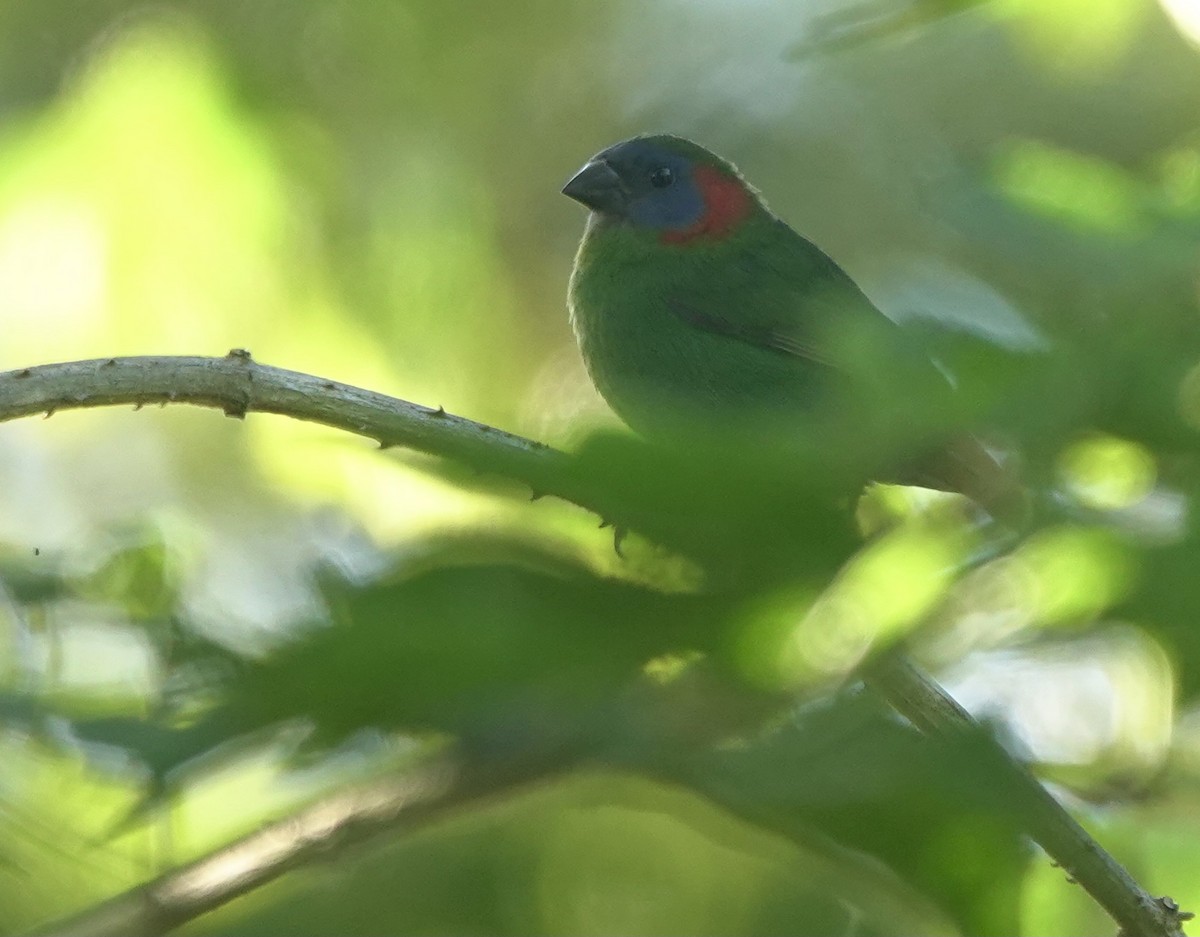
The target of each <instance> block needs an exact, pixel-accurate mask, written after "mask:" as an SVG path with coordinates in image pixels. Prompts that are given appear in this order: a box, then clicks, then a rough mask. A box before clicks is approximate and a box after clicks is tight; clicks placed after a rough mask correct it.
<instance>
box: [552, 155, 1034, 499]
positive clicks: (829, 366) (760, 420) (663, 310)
mask: <svg viewBox="0 0 1200 937" xmlns="http://www.w3.org/2000/svg"><path fill="white" fill-rule="evenodd" d="M562 191H563V194H565V195H567V196H569V197H570V198H572V199H575V200H576V201H578V202H580V203H582V204H583V205H584V206H586V207H587V208H589V209H590V210H591V213H590V215H589V216H588V220H587V226H586V229H585V231H584V235H583V240H582V242H581V243H580V245H579V251H578V254H577V255H576V258H575V266H574V269H573V271H572V274H571V281H570V288H569V294H568V304H569V308H570V315H571V323H572V326H573V328H574V331H575V335H576V338H577V339H578V341H579V347H580V349H581V351H582V354H583V358H584V361H585V363H586V365H587V368H588V372H589V373H590V375H591V377H592V380H593V381H594V383H595V384H596V387H597V388H598V389H599V391H600V393H601V394H602V395H603V396H604V398H605V399H606V400H607V401H608V403H609V405H610V406H611V407H612V408H613V410H614V411H616V413H617V415H618V416H620V417H621V418H622V419H623V420H624V421H625V422H626V423H627V424H628V425H629V426H630V427H631V428H632V429H634V430H635V431H636V432H638V433H639V434H640V435H642V436H644V437H647V438H648V439H651V440H656V441H660V442H665V443H668V444H670V445H672V446H676V447H678V446H681V445H684V446H692V447H694V446H696V445H697V444H698V443H708V444H713V445H718V446H725V447H727V448H728V447H729V446H752V447H759V448H761V447H762V446H764V445H770V446H773V447H775V448H776V449H779V448H783V449H786V447H789V446H796V447H804V446H807V447H808V448H809V451H811V450H812V448H813V447H817V448H820V447H822V446H826V445H828V446H830V447H831V448H832V447H841V448H843V449H845V448H847V447H850V448H855V447H854V446H853V445H851V443H852V441H853V440H854V439H855V438H856V437H857V439H858V440H859V446H858V449H856V452H857V451H859V450H869V449H870V447H871V446H872V445H875V446H877V448H879V449H880V451H886V452H887V453H888V459H889V460H891V464H886V465H871V466H870V467H869V468H867V469H866V471H867V472H868V473H869V474H870V475H871V476H872V477H874V478H875V480H880V481H894V482H902V483H906V484H917V485H922V486H925V487H930V488H940V489H944V490H950V491H959V492H962V493H964V494H967V495H968V496H969V497H971V498H973V499H974V500H975V501H977V502H978V503H980V504H981V505H982V506H983V507H984V508H986V509H988V510H989V512H991V513H992V514H993V515H994V516H997V517H1005V516H1007V517H1011V516H1012V514H1013V509H1014V507H1013V506H1014V504H1015V501H1016V500H1017V498H1016V492H1017V490H1018V489H1017V488H1016V486H1015V483H1014V481H1013V480H1012V479H1011V478H1010V477H1009V473H1007V472H1006V471H1004V470H1003V469H1002V468H1001V466H1000V465H999V464H998V463H997V461H996V460H995V459H993V458H992V457H991V455H990V454H989V453H988V452H987V451H986V450H985V449H984V447H983V446H982V445H981V444H980V443H979V442H978V441H977V440H976V439H975V438H974V437H972V436H970V435H967V434H964V433H961V432H958V433H951V432H948V431H947V430H946V429H945V427H944V424H945V422H946V420H947V418H948V415H949V414H951V413H952V412H953V410H954V403H955V401H954V399H953V389H952V386H951V384H950V383H949V381H948V380H947V379H946V377H945V376H944V375H943V373H942V372H941V371H940V370H939V369H938V368H937V367H936V366H935V364H934V363H933V361H932V360H931V359H930V357H929V356H928V354H927V353H926V352H925V350H924V349H923V348H922V347H921V345H920V344H919V343H917V342H916V341H915V339H914V338H913V336H912V335H910V334H909V333H907V332H906V331H905V330H904V329H902V328H901V327H900V326H898V325H897V324H896V323H894V322H893V321H892V320H890V319H888V318H887V317H886V316H885V315H884V314H883V313H882V312H880V311H879V310H878V309H877V308H876V307H875V306H874V304H873V303H872V302H871V301H870V300H869V299H868V298H867V297H866V295H865V294H864V293H863V292H862V290H860V289H859V288H858V286H857V285H856V284H855V283H854V281H853V280H851V279H850V277H849V276H847V274H846V273H845V271H843V270H842V268H841V267H839V266H838V265H837V264H836V263H835V262H834V261H833V260H832V259H831V258H830V257H829V256H828V255H827V254H825V253H824V252H823V251H822V250H821V249H820V248H818V247H817V246H816V245H815V244H813V243H812V242H811V241H809V240H807V239H806V238H804V237H802V236H801V235H800V234H797V233H796V232H795V231H794V230H792V228H790V227H788V225H787V224H786V223H784V222H783V221H782V220H781V219H780V218H778V217H777V216H776V215H775V214H774V213H773V212H772V211H771V210H770V209H769V208H768V207H767V205H766V203H765V202H764V201H763V199H762V197H761V196H760V195H759V193H758V192H757V191H756V190H755V189H754V188H753V187H751V186H750V185H749V184H748V183H747V182H746V180H745V179H744V178H743V177H742V175H741V173H739V172H738V170H737V168H736V167H735V166H734V165H733V164H732V163H729V162H728V161H726V160H724V159H722V158H721V157H719V156H717V155H715V154H714V153H711V152H710V151H708V150H707V149H705V148H704V147H702V146H700V145H699V144H696V143H693V142H691V141H690V140H685V139H683V138H681V137H676V136H671V135H667V134H656V135H651V136H639V137H634V138H633V139H630V140H626V141H624V142H621V143H617V144H615V145H614V146H611V147H609V148H607V149H605V150H602V151H601V152H600V153H598V154H596V155H595V156H594V157H592V158H591V159H590V160H589V161H588V162H587V164H586V165H585V166H584V167H583V168H582V169H581V170H579V172H578V173H576V174H575V175H574V176H573V177H572V178H571V180H570V181H569V182H568V183H567V184H566V186H565V187H564V188H563V190H562ZM939 421H941V422H940V423H939ZM938 433H940V434H941V438H938ZM905 434H907V436H908V437H909V438H907V439H904V438H901V437H903V436H904V435H905ZM914 436H915V438H913V437H914ZM881 440H883V441H884V444H883V445H880V441H881ZM906 450H907V451H906ZM822 451H825V450H822ZM826 454H827V455H828V457H829V458H830V459H831V460H833V461H834V462H838V460H839V459H840V458H841V457H842V456H843V455H844V453H840V452H828V451H826ZM868 461H869V458H868ZM839 464H840V463H839ZM862 480H863V481H865V480H867V479H865V478H864V479H862Z"/></svg>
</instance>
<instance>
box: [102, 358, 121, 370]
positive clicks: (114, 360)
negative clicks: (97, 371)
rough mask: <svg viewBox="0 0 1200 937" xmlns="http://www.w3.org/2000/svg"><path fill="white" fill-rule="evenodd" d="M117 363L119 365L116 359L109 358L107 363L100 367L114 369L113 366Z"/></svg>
mask: <svg viewBox="0 0 1200 937" xmlns="http://www.w3.org/2000/svg"><path fill="white" fill-rule="evenodd" d="M116 363H117V359H116V358H109V359H108V360H107V361H105V362H104V364H102V365H101V366H100V367H102V368H111V367H113V366H114V365H115V364H116Z"/></svg>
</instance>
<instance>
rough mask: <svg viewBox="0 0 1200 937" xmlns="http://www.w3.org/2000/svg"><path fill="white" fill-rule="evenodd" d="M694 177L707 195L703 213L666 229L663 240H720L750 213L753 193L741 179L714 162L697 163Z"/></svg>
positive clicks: (664, 241) (703, 196)
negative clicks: (688, 222)
mask: <svg viewBox="0 0 1200 937" xmlns="http://www.w3.org/2000/svg"><path fill="white" fill-rule="evenodd" d="M692 178H693V179H695V180H696V187H697V188H698V189H699V190H700V197H701V198H703V199H704V206H705V209H706V210H705V212H704V216H703V217H702V218H701V219H700V220H699V221H697V222H696V223H695V224H693V225H689V226H688V227H686V228H679V229H676V230H674V231H664V232H663V234H662V242H663V243H664V244H687V243H688V242H689V241H694V240H696V239H697V238H712V239H713V240H719V239H720V238H723V237H725V236H726V235H727V234H729V233H730V232H732V231H733V229H734V228H735V227H736V226H737V223H738V222H739V221H741V220H742V219H743V218H745V217H746V215H748V214H749V213H750V193H749V192H747V191H746V187H745V186H744V185H742V183H741V182H740V181H739V180H737V179H734V178H732V177H730V176H727V175H726V174H725V173H723V172H721V170H719V169H716V168H714V167H712V166H697V167H696V168H695V169H694V170H693V171H692Z"/></svg>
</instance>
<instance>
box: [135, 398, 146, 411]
mask: <svg viewBox="0 0 1200 937" xmlns="http://www.w3.org/2000/svg"><path fill="white" fill-rule="evenodd" d="M144 406H146V404H145V401H142V400H139V401H138V402H137V403H135V404H134V405H133V412H134V413H137V412H138V411H139V410H140V409H142V407H144Z"/></svg>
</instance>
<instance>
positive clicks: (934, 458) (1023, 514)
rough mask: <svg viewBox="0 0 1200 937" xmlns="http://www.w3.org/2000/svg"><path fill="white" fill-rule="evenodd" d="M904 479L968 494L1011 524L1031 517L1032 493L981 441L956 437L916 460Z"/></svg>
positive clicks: (1018, 525) (1013, 470)
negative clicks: (1030, 495)
mask: <svg viewBox="0 0 1200 937" xmlns="http://www.w3.org/2000/svg"><path fill="white" fill-rule="evenodd" d="M901 481H902V482H903V483H905V484H910V485H920V486H921V487H922V488H934V489H937V490H938V491H952V492H957V493H958V494H962V495H966V496H967V497H968V498H970V499H971V500H972V501H974V502H975V503H976V504H978V505H979V506H980V507H981V508H983V509H984V510H985V511H987V512H988V513H989V514H990V515H991V516H992V517H994V518H995V519H996V520H998V521H1000V522H1001V523H1003V524H1006V525H1008V526H1011V527H1022V526H1024V525H1025V523H1026V522H1027V521H1028V519H1029V515H1030V510H1031V505H1030V499H1029V493H1028V492H1027V491H1026V490H1025V488H1024V486H1023V485H1022V484H1021V479H1020V476H1019V474H1018V472H1017V471H1016V469H1015V468H1014V467H1013V466H1012V465H1011V464H1006V463H1005V462H1003V461H1001V460H1000V459H998V458H997V457H996V456H994V455H993V454H992V453H991V452H990V451H989V450H988V449H987V447H986V446H984V444H983V443H982V442H980V440H979V439H978V438H977V437H975V436H971V435H968V434H963V435H960V436H956V437H954V438H953V439H951V440H950V441H949V442H948V443H946V444H943V445H941V446H939V447H937V448H936V449H934V450H932V451H931V452H929V453H927V454H926V455H924V456H922V457H921V458H920V459H917V460H915V461H914V462H913V463H912V464H911V466H910V468H909V470H908V471H907V472H905V473H904V478H902V479H901Z"/></svg>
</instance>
